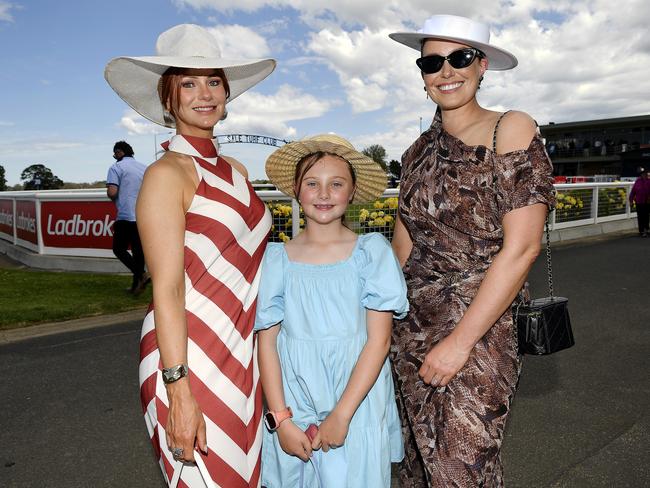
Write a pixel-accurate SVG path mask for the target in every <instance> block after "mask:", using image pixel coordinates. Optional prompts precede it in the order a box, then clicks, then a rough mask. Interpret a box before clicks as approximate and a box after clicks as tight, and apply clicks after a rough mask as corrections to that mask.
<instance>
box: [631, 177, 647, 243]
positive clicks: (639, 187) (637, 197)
mask: <svg viewBox="0 0 650 488" xmlns="http://www.w3.org/2000/svg"><path fill="white" fill-rule="evenodd" d="M630 203H634V204H635V205H636V218H637V221H638V223H639V235H640V236H641V237H648V231H650V228H649V227H648V224H649V222H648V221H649V220H650V178H648V170H647V169H644V168H641V174H640V175H639V177H638V178H637V179H636V181H635V182H634V186H632V191H631V192H630Z"/></svg>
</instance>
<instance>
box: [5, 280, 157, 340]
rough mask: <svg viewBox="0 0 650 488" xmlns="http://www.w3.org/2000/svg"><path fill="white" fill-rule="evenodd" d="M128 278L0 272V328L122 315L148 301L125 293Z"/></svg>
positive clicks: (145, 296) (148, 292)
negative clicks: (105, 315)
mask: <svg viewBox="0 0 650 488" xmlns="http://www.w3.org/2000/svg"><path fill="white" fill-rule="evenodd" d="M130 285H131V276H126V275H107V274H88V273H62V272H48V271H30V270H24V269H0V329H13V328H17V327H23V326H26V325H32V324H37V323H40V322H54V321H59V320H68V319H76V318H80V317H88V316H92V315H101V314H107V313H117V312H125V311H127V310H132V309H136V308H142V307H145V306H146V305H147V304H148V303H149V302H150V301H151V285H149V286H148V287H147V289H146V290H145V292H144V293H142V294H141V295H140V296H139V297H134V296H132V295H130V294H128V293H127V292H126V290H125V289H126V288H127V287H129V286H130Z"/></svg>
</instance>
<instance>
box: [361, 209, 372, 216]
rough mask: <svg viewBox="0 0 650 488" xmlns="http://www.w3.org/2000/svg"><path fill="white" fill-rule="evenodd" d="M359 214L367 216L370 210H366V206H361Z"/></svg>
mask: <svg viewBox="0 0 650 488" xmlns="http://www.w3.org/2000/svg"><path fill="white" fill-rule="evenodd" d="M359 215H361V216H364V217H367V216H368V215H370V212H369V211H368V209H367V208H362V209H361V210H360V211H359Z"/></svg>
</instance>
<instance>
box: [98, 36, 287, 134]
mask: <svg viewBox="0 0 650 488" xmlns="http://www.w3.org/2000/svg"><path fill="white" fill-rule="evenodd" d="M156 54H157V55H156V56H142V57H119V58H115V59H113V60H111V61H110V62H109V63H108V64H107V65H106V69H105V70H104V78H106V81H107V82H108V84H109V85H110V86H111V88H113V90H115V92H116V93H117V94H118V95H119V96H120V98H122V100H124V101H125V102H126V103H128V104H129V105H130V106H131V108H133V110H135V111H136V112H138V113H139V114H140V115H142V116H143V117H145V118H147V119H149V120H151V121H152V122H155V123H156V124H160V125H164V126H165V127H175V126H176V124H175V122H174V119H173V117H170V116H169V113H168V112H167V116H165V112H166V110H165V106H164V105H163V104H162V102H161V100H160V96H159V94H158V84H159V82H160V78H161V76H162V74H163V73H164V72H165V71H167V69H168V68H170V67H175V68H196V69H201V68H208V69H210V68H214V69H216V68H221V69H223V71H224V73H225V75H226V78H227V80H228V85H229V86H230V96H228V98H227V99H226V103H228V102H230V101H232V100H234V99H235V98H237V97H238V96H239V95H241V94H242V93H244V92H245V91H246V90H248V89H249V88H251V87H253V86H255V85H256V84H257V83H259V82H260V81H262V80H263V79H264V78H266V77H267V76H268V75H270V74H271V72H272V71H273V70H274V69H275V64H276V63H275V60H274V59H226V58H222V57H221V49H220V48H219V43H218V42H217V39H216V38H215V37H214V36H213V35H212V34H210V32H209V31H208V30H207V29H205V28H203V27H201V26H198V25H194V24H181V25H177V26H174V27H172V28H171V29H169V30H166V31H165V32H163V33H162V34H160V36H158V41H157V42H156Z"/></svg>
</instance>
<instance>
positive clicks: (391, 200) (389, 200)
mask: <svg viewBox="0 0 650 488" xmlns="http://www.w3.org/2000/svg"><path fill="white" fill-rule="evenodd" d="M398 202H399V200H398V199H397V197H390V198H387V199H386V201H385V202H384V203H386V204H387V205H388V208H397V203H398Z"/></svg>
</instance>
